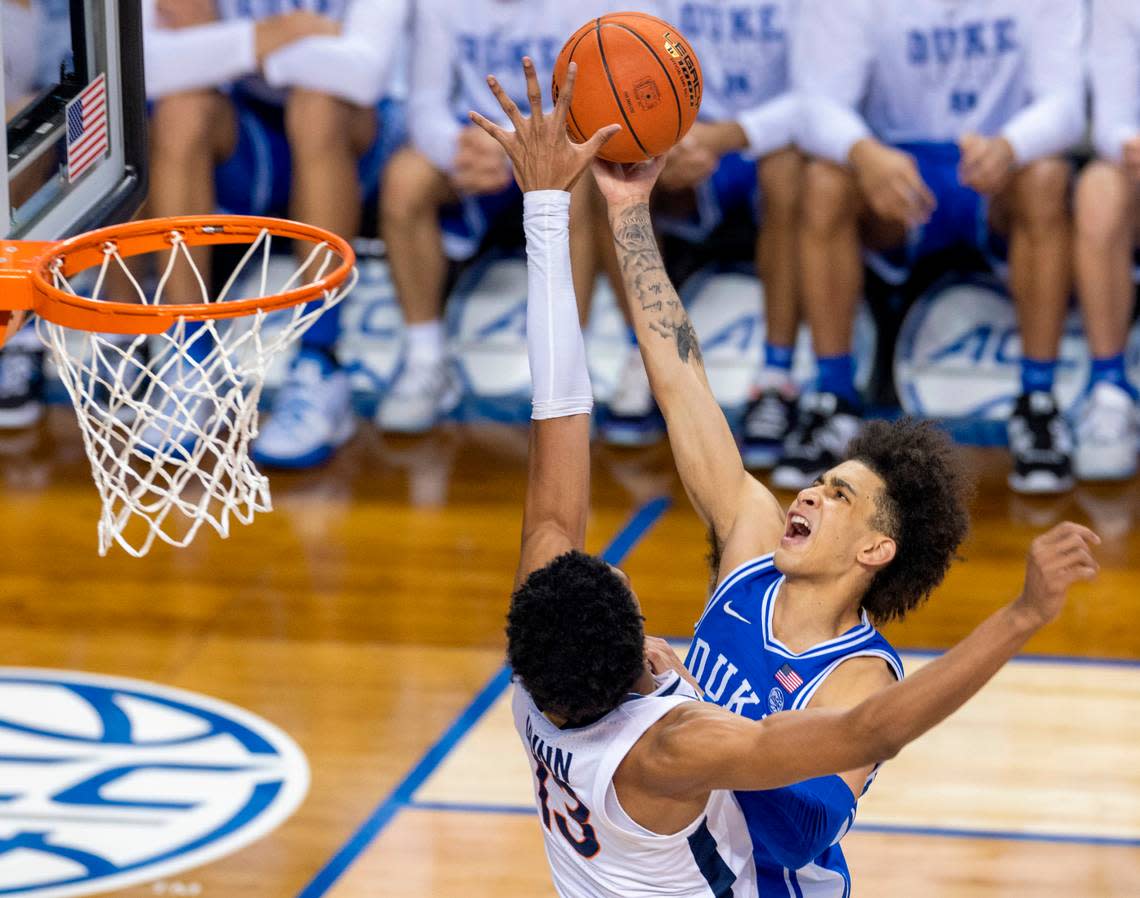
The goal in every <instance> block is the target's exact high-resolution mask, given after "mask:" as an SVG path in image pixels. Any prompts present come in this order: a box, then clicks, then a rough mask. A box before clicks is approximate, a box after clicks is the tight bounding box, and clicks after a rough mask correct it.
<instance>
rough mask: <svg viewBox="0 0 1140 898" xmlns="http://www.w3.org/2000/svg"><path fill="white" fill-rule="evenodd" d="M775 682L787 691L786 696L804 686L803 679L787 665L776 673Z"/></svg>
mask: <svg viewBox="0 0 1140 898" xmlns="http://www.w3.org/2000/svg"><path fill="white" fill-rule="evenodd" d="M776 682H777V683H779V684H780V685H781V686H783V687H784V688H785V689H787V690H788V695H791V694H792V693H793V692H795V691H796V690H797V689H799V688H800V687H801V686H802V685H803V684H804V681H803V678H802V677H801V676H800V675H799V674H798V673H796V672H795V671H794V670H792V669H791V668H790V667H789V666H788V665H787V664H785V665H784V666H783V667H781V668H780V669H779V670H778V671H776Z"/></svg>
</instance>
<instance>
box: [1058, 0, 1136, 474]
mask: <svg viewBox="0 0 1140 898" xmlns="http://www.w3.org/2000/svg"><path fill="white" fill-rule="evenodd" d="M1088 53H1089V72H1090V73H1091V78H1092V94H1093V142H1094V144H1095V145H1096V151H1097V155H1098V157H1099V158H1098V159H1096V160H1094V161H1093V162H1091V163H1090V164H1089V165H1088V167H1086V168H1085V170H1084V171H1083V172H1081V176H1080V179H1079V180H1078V182H1077V194H1076V231H1077V234H1076V276H1077V295H1078V297H1079V299H1080V303H1081V310H1082V312H1083V313H1084V320H1085V333H1086V334H1088V340H1089V348H1090V350H1091V351H1092V356H1093V362H1092V372H1091V376H1090V378H1089V387H1090V391H1089V395H1088V396H1087V397H1086V399H1085V401H1084V404H1083V406H1082V408H1081V410H1080V415H1079V418H1078V421H1077V426H1076V431H1077V449H1076V453H1075V454H1074V459H1073V461H1074V467H1075V469H1076V474H1077V476H1078V477H1079V478H1081V479H1082V480H1114V479H1124V478H1128V477H1131V476H1132V475H1133V474H1135V473H1136V451H1137V444H1138V442H1140V420H1138V415H1137V410H1136V400H1137V392H1136V387H1135V386H1134V385H1133V384H1132V383H1130V382H1129V380H1128V376H1127V373H1126V371H1125V365H1124V349H1125V344H1126V342H1127V339H1128V327H1129V324H1130V323H1131V321H1132V312H1133V308H1134V304H1135V297H1136V286H1135V284H1134V282H1133V274H1132V251H1133V249H1134V248H1135V247H1136V246H1137V243H1138V237H1140V216H1138V215H1137V208H1138V202H1137V200H1138V199H1140V5H1137V4H1136V3H1130V2H1127V0H1096V2H1094V3H1093V5H1092V32H1091V36H1090V39H1089V51H1088Z"/></svg>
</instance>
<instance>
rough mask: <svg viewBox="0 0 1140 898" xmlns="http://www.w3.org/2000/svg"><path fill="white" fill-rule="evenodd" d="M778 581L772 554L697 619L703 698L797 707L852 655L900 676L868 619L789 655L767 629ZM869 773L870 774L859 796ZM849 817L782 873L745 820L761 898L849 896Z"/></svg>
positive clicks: (692, 665) (735, 705) (697, 673)
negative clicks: (843, 844) (812, 853)
mask: <svg viewBox="0 0 1140 898" xmlns="http://www.w3.org/2000/svg"><path fill="white" fill-rule="evenodd" d="M783 582H784V577H783V575H782V574H781V573H780V572H779V571H778V570H776V566H775V562H774V561H773V556H772V555H770V554H769V555H763V556H760V557H759V558H755V559H753V560H752V561H748V562H745V563H744V564H742V565H740V567H738V568H736V570H734V571H733V572H732V573H731V574H729V576H728V577H726V578H725V579H724V581H723V582H722V583H721V584H720V586H718V587H717V589H716V591H715V592H714V593H713V595H712V598H711V599H710V600H709V603H708V605H707V606H706V608H705V611H704V614H703V615H702V616H701V619H700V620H699V621H698V622H697V626H696V630H695V633H694V637H693V642H692V645H691V646H690V648H689V654H688V657H687V658H686V660H685V666H686V667H687V668H688V669H689V671H690V673H692V675H693V678H694V679H696V680H697V682H698V683H699V684H700V686H701V688H702V689H703V690H704V693H705V700H706V701H711V702H716V704H718V705H721V706H722V707H724V708H727V709H728V710H729V711H732V712H733V713H734V714H740V715H742V716H744V717H748V718H751V719H754V720H758V719H760V718H763V717H767V716H768V715H769V714H775V713H778V712H781V711H796V710H800V709H803V708H806V707H807V706H808V704H809V703H810V702H811V700H812V697H813V696H814V695H815V694H816V691H817V690H818V689H819V688H820V686H821V685H822V684H823V683H824V681H825V680H826V679H827V678H828V676H830V675H831V673H832V672H833V671H834V670H835V669H836V668H837V667H839V665H840V664H842V663H843V662H844V661H847V660H850V659H851V658H861V657H876V658H882V659H883V661H884V662H885V663H886V664H887V665H888V666H889V667H890V669H891V671H892V672H893V673H894V675H895V676H896V677H898V678H900V679H901V678H902V675H903V669H902V661H901V660H900V658H899V656H898V653H897V652H895V650H894V649H893V648H892V647H891V645H890V644H889V643H888V642H887V641H886V639H884V638H883V637H882V636H881V635H880V634H879V632H878V631H877V630H876V629H875V628H874V627H873V626H871V623H870V622H869V621H868V619H867V617H866V614H864V615H863V619H862V622H861V623H860V624H859V625H858V626H857V627H854V628H853V629H851V630H849V631H848V632H846V633H844V634H843V635H842V636H839V637H837V638H835V639H831V640H828V641H827V642H823V643H820V644H819V645H817V646H814V647H812V648H810V649H808V650H806V651H804V652H800V653H798V654H797V653H795V652H793V651H791V650H790V649H789V648H788V647H787V646H785V645H784V644H783V643H782V642H780V641H779V639H777V638H776V636H775V635H774V634H773V632H772V615H773V611H774V609H775V606H776V602H777V601H778V600H779V594H780V586H781V584H782V583H783ZM874 775H875V774H874V773H872V774H871V776H870V777H868V779H867V782H866V783H865V784H864V788H863V791H864V792H865V791H866V789H867V788H868V787H869V786H870V784H871V782H872V780H873V779H874ZM792 788H796V787H792ZM758 794H760V795H769V796H771V795H773V794H774V793H758ZM740 799H741V804H742V807H743V808H744V811H745V816H746V818H749V817H751V816H752V813H753V810H752V804H753V803H752V802H751V801H749V795H748V793H742V794H741V795H740ZM757 807H758V805H757ZM853 817H854V815H853V814H852V815H851V817H850V818H849V819H848V820H847V821H846V823H845V824H844V825H843V826H842V827H841V828H840V830H839V832H837V833H834V840H833V841H832V843H831V845H830V846H829V847H828V848H827V849H826V850H825V851H824V852H823V853H822V854H821V855H820V856H818V857H817V858H815V860H814V861H813V862H812V863H809V864H807V865H806V866H804V867H802V868H800V869H797V870H792V869H788V868H785V867H784V866H783V865H782V864H780V863H779V861H777V860H776V858H775V857H774V856H773V854H772V852H771V851H770V850H769V849H767V848H765V846H764V844H763V840H762V838H760V835H761V827H759V826H758V824H757V823H755V822H754V821H752V820H749V827H750V829H752V830H753V842H754V843H755V859H756V877H757V884H758V886H759V890H760V894H761V895H763V896H773V895H786V896H788V898H846V896H847V895H848V894H849V892H850V877H849V875H848V872H847V863H846V861H845V860H844V857H843V851H842V849H841V848H840V847H839V844H838V842H839V839H841V838H842V837H843V836H844V835H845V834H846V832H847V829H848V827H849V826H850V825H851V822H852V821H853ZM831 835H832V834H828V836H829V838H830V836H831Z"/></svg>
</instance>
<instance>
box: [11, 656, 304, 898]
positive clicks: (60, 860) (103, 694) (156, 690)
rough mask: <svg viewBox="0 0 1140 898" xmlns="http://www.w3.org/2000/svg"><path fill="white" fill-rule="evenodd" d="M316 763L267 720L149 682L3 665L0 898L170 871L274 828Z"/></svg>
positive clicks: (40, 896)
mask: <svg viewBox="0 0 1140 898" xmlns="http://www.w3.org/2000/svg"><path fill="white" fill-rule="evenodd" d="M308 786H309V768H308V764H307V763H306V761H305V756H304V755H303V754H302V753H301V750H300V749H299V748H298V747H297V745H296V744H295V743H294V742H293V741H292V740H291V739H290V738H289V737H288V736H286V735H285V734H284V733H283V732H281V731H280V730H279V729H277V728H276V727H275V726H273V725H272V724H270V723H267V722H266V721H264V720H261V719H260V718H258V717H255V716H254V715H253V714H250V713H249V712H248V711H243V710H242V709H240V708H235V707H234V706H233V705H229V704H226V703H224V702H221V701H217V700H216V699H212V698H207V697H206V696H202V695H196V694H194V693H191V692H183V691H181V690H177V689H171V688H168V687H165V686H158V685H155V684H153V683H145V682H141V681H138V680H126V679H120V678H116V677H104V676H98V675H91V674H80V673H72V672H68V671H48V670H22V669H16V668H0V895H19V896H35V898H68V896H77V895H90V894H93V893H96V892H105V891H109V890H112V889H120V888H124V887H126V886H130V885H135V884H138V883H142V882H147V881H150V880H154V879H159V878H161V877H167V876H171V875H173V874H176V873H178V872H180V871H183V870H187V869H189V868H191V867H196V866H199V865H201V864H203V863H205V862H207V861H211V860H215V859H217V858H220V857H223V856H224V855H227V854H230V853H232V852H234V851H236V850H237V849H239V848H241V847H242V846H244V845H247V844H249V843H250V842H252V841H254V840H255V839H257V838H259V837H261V836H263V835H265V834H266V833H268V832H270V831H271V830H272V829H274V828H275V827H276V826H278V825H279V824H280V823H281V822H282V821H284V820H285V819H286V818H287V817H288V816H289V815H290V814H291V813H292V812H293V811H294V810H295V809H296V808H297V806H298V805H299V804H300V802H301V799H302V798H304V796H305V793H306V791H307V790H308Z"/></svg>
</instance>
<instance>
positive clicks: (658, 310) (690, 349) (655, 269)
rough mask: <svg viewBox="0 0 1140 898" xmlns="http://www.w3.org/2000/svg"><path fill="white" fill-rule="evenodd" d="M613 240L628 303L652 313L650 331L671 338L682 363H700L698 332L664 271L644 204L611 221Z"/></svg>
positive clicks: (647, 210)
mask: <svg viewBox="0 0 1140 898" xmlns="http://www.w3.org/2000/svg"><path fill="white" fill-rule="evenodd" d="M614 243H615V244H616V245H617V255H618V263H619V264H620V265H621V271H622V276H623V278H624V279H625V285H626V288H627V290H628V291H629V293H630V297H629V299H630V302H631V303H637V305H638V306H640V308H641V310H642V311H643V312H646V313H648V314H649V315H651V316H652V318H651V320H650V322H649V328H650V330H652V331H653V332H654V333H655V334H659V335H660V336H661V337H663V338H664V339H666V340H672V341H673V342H674V343H675V344H676V346H677V355H678V356H680V358H681V361H682V362H685V363H686V364H688V362H689V360H690V359H693V360H695V361H696V362H697V364H703V363H704V360H703V359H702V357H701V347H700V344H699V343H698V342H697V332H696V331H695V330H693V325H692V323H691V322H690V321H689V316H688V315H687V314H686V313H685V309H684V306H682V305H681V300H680V299H678V297H677V291H676V290H674V289H673V284H672V283H671V282H670V280H669V275H667V274H666V273H665V263H664V262H663V261H662V260H661V251H660V250H659V249H658V248H657V240H656V239H655V238H654V236H653V225H652V222H651V220H650V217H649V206H648V205H647V204H645V203H640V204H638V205H636V206H631V207H630V208H628V209H626V210H625V211H623V212H622V213H621V215H619V216H618V219H617V221H616V222H615V223H614Z"/></svg>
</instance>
